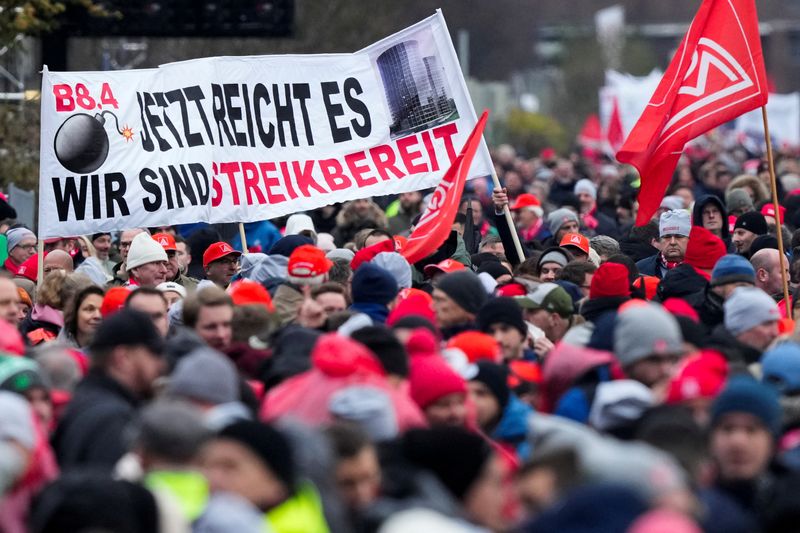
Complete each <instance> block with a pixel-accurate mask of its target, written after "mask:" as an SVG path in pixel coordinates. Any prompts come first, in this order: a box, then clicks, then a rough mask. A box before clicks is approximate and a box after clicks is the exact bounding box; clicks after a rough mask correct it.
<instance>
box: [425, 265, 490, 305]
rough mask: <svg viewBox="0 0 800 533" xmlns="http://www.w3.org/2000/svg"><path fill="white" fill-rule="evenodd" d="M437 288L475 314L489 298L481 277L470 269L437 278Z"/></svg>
mask: <svg viewBox="0 0 800 533" xmlns="http://www.w3.org/2000/svg"><path fill="white" fill-rule="evenodd" d="M436 288H437V289H439V290H440V291H442V292H444V293H445V294H446V295H447V296H449V297H450V298H451V299H452V300H453V301H454V302H455V303H457V304H458V305H459V306H460V307H461V308H462V309H464V311H466V312H468V313H472V314H473V315H477V314H478V310H479V309H480V308H481V307H483V304H485V303H486V300H488V299H489V296H488V295H487V294H486V290H485V289H484V288H483V283H481V280H480V278H478V276H477V275H475V274H474V273H472V272H470V271H468V270H460V271H458V272H451V273H450V274H445V275H444V276H442V277H441V278H439V279H438V280H437V282H436Z"/></svg>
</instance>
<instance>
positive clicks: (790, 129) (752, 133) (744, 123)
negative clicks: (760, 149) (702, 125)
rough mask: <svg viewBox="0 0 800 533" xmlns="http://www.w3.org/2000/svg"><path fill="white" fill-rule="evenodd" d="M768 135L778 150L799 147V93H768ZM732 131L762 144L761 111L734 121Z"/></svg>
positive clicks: (762, 124) (746, 114)
mask: <svg viewBox="0 0 800 533" xmlns="http://www.w3.org/2000/svg"><path fill="white" fill-rule="evenodd" d="M767 116H768V118H769V129H770V135H772V138H773V140H774V141H775V143H776V144H777V145H778V147H779V148H782V149H783V148H797V147H798V146H800V93H797V92H795V93H789V94H773V93H770V95H769V101H768V102H767ZM734 131H736V132H737V133H739V134H742V135H745V136H748V137H752V138H754V139H757V140H759V141H760V143H759V144H760V145H763V142H764V121H763V118H762V116H761V110H759V109H757V110H754V111H750V112H749V113H745V114H744V115H742V116H740V117H739V118H737V119H736V123H735V126H734Z"/></svg>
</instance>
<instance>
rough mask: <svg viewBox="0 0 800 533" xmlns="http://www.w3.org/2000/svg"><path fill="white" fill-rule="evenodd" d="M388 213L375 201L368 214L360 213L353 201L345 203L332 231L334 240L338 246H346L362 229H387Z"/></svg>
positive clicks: (371, 204)
mask: <svg viewBox="0 0 800 533" xmlns="http://www.w3.org/2000/svg"><path fill="white" fill-rule="evenodd" d="M387 227H388V224H387V222H386V215H385V214H384V213H383V211H381V208H380V207H378V205H377V204H375V203H370V207H369V209H368V212H367V214H366V215H362V214H359V213H358V212H357V211H356V209H355V205H354V203H353V202H350V203H348V204H345V206H344V207H343V208H342V210H341V211H339V214H338V215H336V227H335V228H334V229H333V231H332V233H331V234H332V235H333V240H334V242H335V243H336V245H337V246H344V245H345V244H347V243H348V242H352V241H353V238H354V237H355V236H356V233H358V232H359V231H361V230H362V229H367V228H373V229H386V228H387Z"/></svg>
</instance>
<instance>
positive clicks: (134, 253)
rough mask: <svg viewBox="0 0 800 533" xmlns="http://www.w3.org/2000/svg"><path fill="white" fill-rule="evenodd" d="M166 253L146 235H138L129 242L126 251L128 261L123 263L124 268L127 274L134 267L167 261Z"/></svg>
mask: <svg viewBox="0 0 800 533" xmlns="http://www.w3.org/2000/svg"><path fill="white" fill-rule="evenodd" d="M168 260H169V258H168V257H167V252H165V251H164V248H162V247H161V245H160V244H158V243H157V242H156V241H154V240H153V238H152V237H151V236H150V234H148V233H139V234H138V235H136V237H134V238H133V240H132V241H131V247H130V249H129V250H128V259H127V260H126V261H125V268H126V269H127V271H128V272H130V271H131V270H133V269H134V268H136V267H140V266H142V265H146V264H147V263H155V262H156V261H164V262H166V261H168Z"/></svg>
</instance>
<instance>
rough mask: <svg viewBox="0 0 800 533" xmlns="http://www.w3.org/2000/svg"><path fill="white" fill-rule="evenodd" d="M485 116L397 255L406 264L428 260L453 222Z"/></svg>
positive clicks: (485, 115) (478, 142)
mask: <svg viewBox="0 0 800 533" xmlns="http://www.w3.org/2000/svg"><path fill="white" fill-rule="evenodd" d="M488 116H489V112H488V111H484V112H483V114H482V115H481V118H480V119H479V120H478V123H477V124H475V129H473V130H472V133H470V134H469V138H467V142H466V143H464V147H463V148H462V149H461V153H460V154H458V157H456V159H455V161H453V164H452V165H450V168H448V169H447V172H446V173H445V175H444V177H443V178H442V181H441V182H440V183H439V185H437V186H436V190H435V191H433V196H432V197H431V201H430V202H428V207H426V208H425V212H424V213H422V216H421V217H420V219H419V222H418V223H417V225H416V227H414V231H413V232H412V233H411V235H410V236H409V237H408V242H407V243H406V245H405V246H404V247H403V250H402V251H401V252H400V253H401V254H402V255H403V257H405V258H406V260H407V261H408V262H409V263H411V264H414V263H416V262H417V261H419V260H420V259H424V258H426V257H428V256H429V255H431V254H432V253H433V252H435V251H436V249H437V248H439V246H441V245H442V243H443V242H444V241H445V240H447V236H448V235H449V234H450V230H451V229H452V227H453V221H454V220H455V219H456V212H458V201H459V199H460V198H461V191H462V190H463V189H464V183H466V181H467V174H468V173H469V167H470V165H471V164H472V158H473V157H474V156H475V152H476V151H477V150H478V146H480V143H481V136H482V135H483V128H484V126H485V125H486V118H487V117H488Z"/></svg>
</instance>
